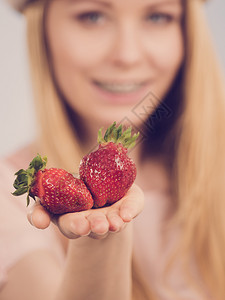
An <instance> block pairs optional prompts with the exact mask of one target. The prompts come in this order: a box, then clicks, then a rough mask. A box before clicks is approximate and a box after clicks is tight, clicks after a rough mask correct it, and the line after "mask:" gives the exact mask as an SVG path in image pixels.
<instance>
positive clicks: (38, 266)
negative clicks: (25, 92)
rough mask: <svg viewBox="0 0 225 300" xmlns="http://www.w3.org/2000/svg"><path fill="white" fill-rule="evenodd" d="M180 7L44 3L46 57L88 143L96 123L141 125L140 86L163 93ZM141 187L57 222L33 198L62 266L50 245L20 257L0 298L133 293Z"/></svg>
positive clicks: (150, 2) (132, 1) (172, 0)
mask: <svg viewBox="0 0 225 300" xmlns="http://www.w3.org/2000/svg"><path fill="white" fill-rule="evenodd" d="M87 12H88V15H87ZM181 14H182V6H181V1H179V0H164V1H162V0H143V1H139V0H124V1H120V0H116V1H115V0H103V2H102V1H101V0H96V1H95V0H91V1H86V0H82V1H76V0H74V1H69V0H52V1H50V2H49V4H48V8H47V13H46V19H45V26H46V38H47V42H48V47H49V53H50V57H49V59H50V61H51V63H52V68H53V72H54V77H55V81H56V84H57V85H58V87H59V89H60V90H61V92H62V94H63V95H64V98H65V100H66V101H67V102H68V104H69V105H70V107H71V108H72V109H73V110H75V111H76V112H77V113H78V114H79V115H80V117H81V120H82V122H83V124H85V126H86V132H87V135H86V136H87V139H88V140H89V145H88V144H87V145H85V146H86V147H87V148H88V147H89V146H90V145H93V139H94V142H95V137H96V132H97V130H98V128H99V127H101V126H102V125H105V126H107V125H108V123H112V122H113V121H120V120H122V119H123V118H124V117H125V116H126V117H128V118H129V119H130V120H131V121H132V122H133V123H134V124H135V125H137V126H139V125H140V120H139V119H138V118H135V117H134V115H132V113H131V111H132V108H133V106H134V105H136V104H138V103H139V101H140V100H141V99H142V98H143V97H144V96H145V95H146V93H147V92H149V91H151V92H153V93H154V94H155V95H156V96H157V98H158V99H162V98H163V97H164V96H165V94H166V93H167V91H168V89H169V88H170V86H171V84H172V82H173V80H174V78H175V76H176V74H177V71H178V70H179V67H180V65H181V62H182V59H183V40H182V31H181V26H180V18H181ZM96 41H98V42H96ZM96 80H97V81H100V82H101V83H102V82H104V83H105V82H107V83H110V84H112V83H116V84H117V85H124V84H127V83H129V84H130V83H131V84H132V85H133V84H134V83H136V82H138V84H139V85H140V86H141V87H140V90H138V91H135V92H130V93H126V94H125V93H120V94H119V95H118V94H116V95H115V93H111V92H105V91H102V90H101V89H99V88H97V87H96V85H95V84H93V81H94V82H95V81H96ZM143 82H144V84H143ZM100 90H101V91H100ZM124 98H125V100H123V99H124ZM87 107H88V109H87ZM151 109H152V108H149V111H148V112H149V113H151ZM115 116H116V118H115ZM89 120H92V123H91V125H92V126H91V127H89V125H88V124H89ZM137 167H138V169H139V167H140V166H137ZM153 170H154V168H153ZM155 174H156V172H151V168H149V165H148V164H146V165H145V168H142V172H141V177H139V178H138V179H137V184H138V185H139V186H143V187H144V186H145V185H146V184H148V183H147V182H146V180H144V179H146V178H148V179H150V178H152V181H151V182H154V179H155V178H156V176H155ZM157 179H159V180H157V183H156V185H157V184H158V183H159V182H162V180H161V179H162V177H161V176H159V178H157ZM166 184H167V182H166ZM138 185H136V184H134V185H133V186H132V188H131V189H130V191H129V192H128V193H127V195H126V196H125V197H124V198H123V199H121V200H120V201H118V202H117V203H115V204H113V205H112V206H109V207H105V208H101V209H95V210H88V211H84V212H79V213H73V214H65V215H63V216H61V217H58V218H54V219H51V217H50V215H49V214H48V213H47V212H46V211H45V210H44V209H43V207H42V206H41V205H40V204H39V203H38V202H37V203H36V204H35V205H34V206H33V207H32V208H31V210H30V212H29V213H28V220H29V222H30V223H31V224H32V225H33V226H35V227H36V228H40V229H45V228H47V227H48V226H49V225H50V223H51V222H54V223H55V225H56V228H57V229H59V238H63V243H64V245H65V253H66V255H67V257H66V261H67V263H66V266H65V269H63V270H62V269H61V268H60V266H59V265H58V263H57V261H55V260H54V258H53V257H51V256H50V255H49V253H48V252H44V251H36V252H35V253H32V255H27V256H26V257H25V258H24V259H23V260H21V261H20V262H19V263H18V264H16V265H15V266H14V267H13V268H12V270H11V271H10V272H9V274H8V278H9V280H8V283H7V285H6V286H5V288H4V289H3V290H2V291H1V294H0V300H1V299H15V298H17V299H18V295H22V296H21V297H22V298H21V299H23V300H28V299H31V298H32V299H33V300H36V299H37V300H38V299H49V300H58V299H60V300H64V299H65V300H70V299H71V300H72V299H74V295H76V299H78V300H79V299H91V298H90V297H92V299H99V300H101V299H108V300H111V299H118V300H120V299H121V300H128V299H130V286H131V280H130V274H131V258H132V222H131V221H132V220H133V219H134V218H135V217H136V216H137V215H138V214H140V212H141V211H142V209H143V206H144V194H143V191H142V189H141V188H140V187H139V186H138ZM152 188H155V186H153V187H152ZM161 188H162V187H161V186H160V187H159V188H158V186H157V189H161ZM100 248H101V251H99V249H100ZM90 249H91V253H90ZM102 253H107V255H102ZM84 261H85V264H84V263H83V262H84ZM96 261H97V262H98V268H96V267H95V266H96ZM115 262H116V264H115ZM43 265H44V266H45V268H44V269H43V267H42V266H43ZM24 270H27V272H24ZM30 270H35V274H34V272H32V271H30ZM81 274H82V276H81ZM105 274H108V275H107V277H106V276H105ZM40 278H43V280H40ZM44 278H46V279H47V280H44ZM87 278H92V280H87ZM103 281H104V285H102V282H103ZM37 282H38V284H36V283H37ZM46 282H47V283H46ZM113 283H116V286H113ZM21 291H23V294H21V293H22V292H21ZM90 291H91V296H90ZM99 293H100V294H99Z"/></svg>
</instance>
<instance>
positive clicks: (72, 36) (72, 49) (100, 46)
mask: <svg viewBox="0 0 225 300" xmlns="http://www.w3.org/2000/svg"><path fill="white" fill-rule="evenodd" d="M109 47H110V41H109V36H105V34H104V33H102V34H101V33H100V34H98V37H96V36H95V34H89V35H88V34H87V33H84V34H82V32H80V31H76V30H73V32H71V33H70V32H69V30H62V34H61V32H58V34H57V37H56V38H54V37H53V38H52V41H51V49H52V53H51V54H52V57H53V59H54V62H55V64H60V65H62V66H64V68H65V67H67V68H68V69H74V68H76V69H77V70H80V71H86V70H87V71H89V70H91V69H92V68H94V67H95V66H97V65H98V64H99V63H100V62H102V61H103V60H104V58H105V56H106V53H107V49H108V48H109Z"/></svg>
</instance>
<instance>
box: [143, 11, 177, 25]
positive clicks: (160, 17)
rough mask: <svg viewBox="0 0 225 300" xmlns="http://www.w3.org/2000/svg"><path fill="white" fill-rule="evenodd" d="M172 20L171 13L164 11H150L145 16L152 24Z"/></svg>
mask: <svg viewBox="0 0 225 300" xmlns="http://www.w3.org/2000/svg"><path fill="white" fill-rule="evenodd" d="M173 20H174V17H173V16H172V15H169V14H166V13H152V14H150V15H148V16H147V21H150V22H152V23H154V24H166V23H170V22H172V21H173Z"/></svg>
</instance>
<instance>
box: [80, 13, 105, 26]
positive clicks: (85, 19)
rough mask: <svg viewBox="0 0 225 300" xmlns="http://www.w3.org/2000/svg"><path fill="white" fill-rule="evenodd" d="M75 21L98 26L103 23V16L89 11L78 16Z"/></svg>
mask: <svg viewBox="0 0 225 300" xmlns="http://www.w3.org/2000/svg"><path fill="white" fill-rule="evenodd" d="M76 19H77V20H78V21H79V22H82V23H87V24H99V23H102V22H103V21H104V15H103V14H102V13H100V12H98V11H90V12H85V13H81V14H79V15H78V16H76Z"/></svg>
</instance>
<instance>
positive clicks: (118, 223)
mask: <svg viewBox="0 0 225 300" xmlns="http://www.w3.org/2000/svg"><path fill="white" fill-rule="evenodd" d="M107 219H108V223H109V231H111V232H119V231H120V230H121V229H122V228H123V225H124V221H123V220H122V219H121V217H120V215H119V210H118V209H116V210H112V211H110V212H109V213H108V214H107Z"/></svg>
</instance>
